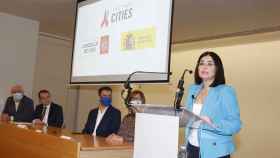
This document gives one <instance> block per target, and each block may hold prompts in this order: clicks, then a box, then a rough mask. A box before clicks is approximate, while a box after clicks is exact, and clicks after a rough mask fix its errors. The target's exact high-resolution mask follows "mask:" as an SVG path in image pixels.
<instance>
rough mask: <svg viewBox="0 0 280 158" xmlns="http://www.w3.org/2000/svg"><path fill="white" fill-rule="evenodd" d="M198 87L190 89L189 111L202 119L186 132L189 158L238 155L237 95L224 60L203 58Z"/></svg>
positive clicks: (197, 71) (214, 56)
mask: <svg viewBox="0 0 280 158" xmlns="http://www.w3.org/2000/svg"><path fill="white" fill-rule="evenodd" d="M194 79H195V84H193V85H191V86H190V87H189V89H188V96H187V103H186V106H187V109H188V110H190V111H192V112H193V113H195V114H197V115H199V116H200V117H201V119H202V120H201V121H196V122H193V123H192V124H191V125H188V126H187V128H186V141H187V155H188V156H187V157H188V158H229V157H230V155H231V154H232V153H233V152H234V151H235V146H234V142H233V135H234V134H236V133H238V132H239V131H240V129H241V120H240V113H239V106H238V101H237V97H236V94H235V91H234V89H233V88H232V87H230V86H228V85H226V81H225V76H224V68H223V64H222V61H221V59H220V57H219V56H218V55H217V54H216V53H214V52H205V53H203V54H201V55H200V57H199V59H198V61H197V65H196V68H195V77H194Z"/></svg>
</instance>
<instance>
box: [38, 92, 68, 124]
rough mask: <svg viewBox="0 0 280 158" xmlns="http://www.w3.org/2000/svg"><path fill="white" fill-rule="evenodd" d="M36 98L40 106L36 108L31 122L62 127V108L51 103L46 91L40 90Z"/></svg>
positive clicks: (48, 93) (49, 95)
mask: <svg viewBox="0 0 280 158" xmlns="http://www.w3.org/2000/svg"><path fill="white" fill-rule="evenodd" d="M38 97H39V101H40V103H41V104H40V105H37V106H36V110H35V113H34V120H33V122H34V123H35V124H43V125H47V126H53V127H59V128H61V127H62V125H63V110H62V107H61V106H60V105H57V104H55V103H53V102H52V99H51V94H50V92H49V91H48V90H41V91H40V92H39V93H38Z"/></svg>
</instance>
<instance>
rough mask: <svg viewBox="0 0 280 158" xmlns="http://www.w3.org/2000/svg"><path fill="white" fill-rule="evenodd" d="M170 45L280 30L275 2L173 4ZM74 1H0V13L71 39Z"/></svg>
mask: <svg viewBox="0 0 280 158" xmlns="http://www.w3.org/2000/svg"><path fill="white" fill-rule="evenodd" d="M174 2H175V5H174V16H173V42H183V41H194V40H203V39H209V38H213V37H222V36H226V35H234V34H238V33H242V32H248V31H253V32H255V31H262V30H263V31H269V30H275V29H279V28H280V18H279V15H280V9H279V8H280V1H279V0H174ZM75 3H76V0H7V1H4V0H2V2H1V5H0V12H5V13H9V14H13V15H17V16H21V17H26V18H30V19H33V20H38V21H40V31H41V32H44V33H50V34H55V35H57V36H62V37H67V38H72V37H73V30H74V17H75Z"/></svg>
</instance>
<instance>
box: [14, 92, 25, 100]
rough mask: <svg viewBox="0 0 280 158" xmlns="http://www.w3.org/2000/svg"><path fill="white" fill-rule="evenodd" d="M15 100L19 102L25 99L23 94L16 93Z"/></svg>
mask: <svg viewBox="0 0 280 158" xmlns="http://www.w3.org/2000/svg"><path fill="white" fill-rule="evenodd" d="M13 98H14V101H15V102H19V101H20V100H21V99H22V98H23V93H20V92H17V93H14V94H13Z"/></svg>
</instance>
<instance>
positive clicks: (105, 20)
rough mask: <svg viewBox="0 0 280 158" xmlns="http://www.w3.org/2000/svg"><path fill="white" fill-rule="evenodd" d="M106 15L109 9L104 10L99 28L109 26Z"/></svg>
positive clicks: (107, 15)
mask: <svg viewBox="0 0 280 158" xmlns="http://www.w3.org/2000/svg"><path fill="white" fill-rule="evenodd" d="M108 17H109V11H108V10H105V12H104V17H103V19H102V21H101V28H103V27H108V26H109V18H108Z"/></svg>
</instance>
